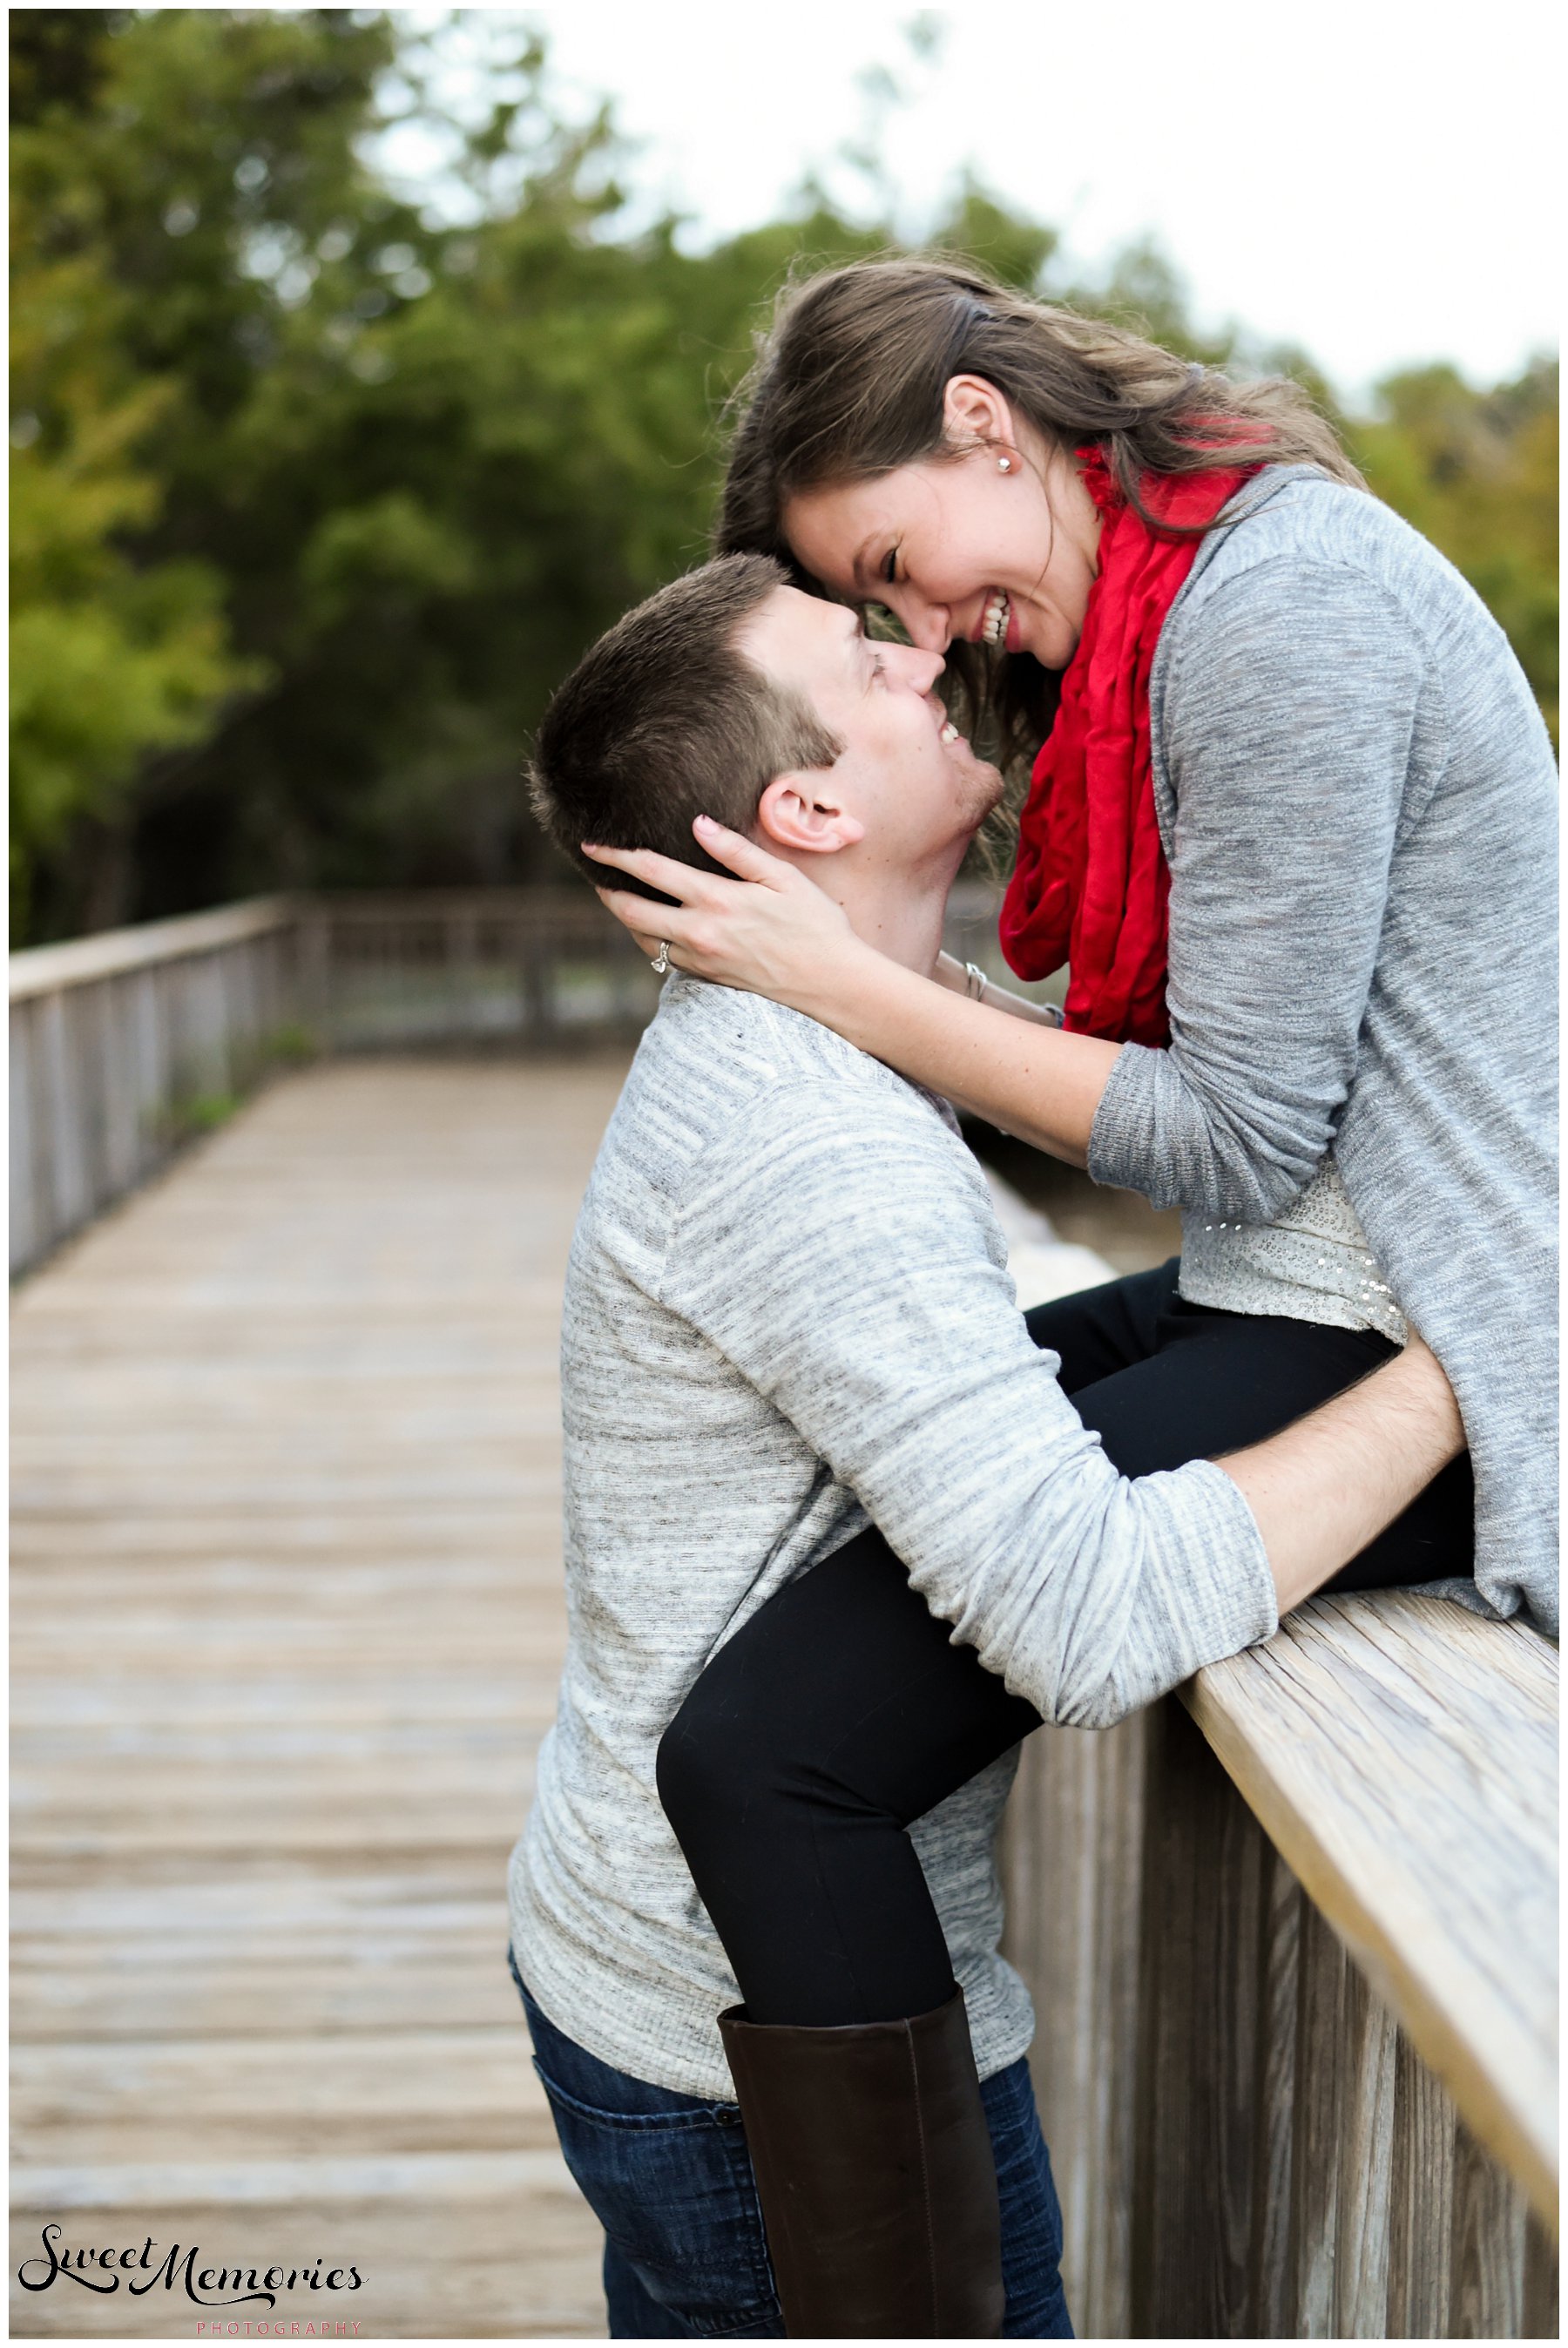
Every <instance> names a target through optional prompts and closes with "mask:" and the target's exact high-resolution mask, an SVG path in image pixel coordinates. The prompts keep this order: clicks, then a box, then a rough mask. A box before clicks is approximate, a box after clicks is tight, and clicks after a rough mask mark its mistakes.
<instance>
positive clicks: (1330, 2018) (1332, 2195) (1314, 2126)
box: [1282, 1901, 1346, 2340]
mask: <svg viewBox="0 0 1568 2348" xmlns="http://www.w3.org/2000/svg"><path fill="white" fill-rule="evenodd" d="M1345 1974H1346V1964H1345V1952H1344V1949H1343V1948H1342V1947H1341V1945H1340V1943H1339V1941H1337V1939H1336V1937H1335V1935H1334V1933H1333V1931H1331V1930H1330V1928H1329V1926H1328V1924H1327V1922H1326V1921H1325V1920H1324V1918H1323V1917H1322V1916H1321V1915H1320V1914H1319V1912H1318V1911H1317V1909H1316V1908H1314V1907H1313V1906H1312V1904H1311V1902H1310V1901H1307V1902H1306V1903H1305V1905H1304V1907H1303V1910H1302V1915H1301V1945H1300V1952H1299V1956H1298V1961H1297V1976H1296V1979H1297V2004H1296V2064H1295V2078H1296V2096H1295V2103H1294V2106H1293V2114H1292V2116H1293V2140H1292V2147H1291V2176H1292V2187H1291V2224H1290V2297H1289V2306H1288V2321H1287V2322H1286V2323H1285V2324H1284V2325H1283V2326H1282V2332H1283V2335H1284V2336H1285V2337H1286V2338H1287V2339H1297V2340H1331V2339H1333V2338H1334V2337H1335V2322H1334V2314H1335V2311H1334V2265H1335V2259H1336V2256H1337V2248H1338V2223H1339V2147H1340V2141H1341V2135H1342V2128H1341V2122H1340V2095H1341V2087H1342V2080H1343V2064H1342V2062H1341V2059H1340V2054H1341V2045H1342V2026H1343V2017H1344V2009H1345Z"/></svg>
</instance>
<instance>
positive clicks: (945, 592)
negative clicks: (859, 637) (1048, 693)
mask: <svg viewBox="0 0 1568 2348" xmlns="http://www.w3.org/2000/svg"><path fill="white" fill-rule="evenodd" d="M960 385H974V386H976V389H977V391H978V392H980V393H983V394H984V395H987V397H986V399H984V400H982V401H979V402H978V403H977V402H973V401H971V402H970V403H969V404H968V406H967V407H966V405H965V404H964V402H963V400H962V399H961V398H959V399H955V388H956V386H960ZM977 409H978V410H979V412H977ZM948 411H949V417H948V420H949V428H950V429H951V431H952V433H953V437H954V438H955V439H957V440H958V444H959V445H960V446H962V445H963V438H968V439H970V440H973V438H975V437H976V435H977V433H983V434H984V445H982V446H979V447H971V448H970V449H969V451H968V454H967V455H964V456H961V457H957V458H945V457H944V458H927V459H925V460H924V461H922V462H921V463H918V464H914V465H900V466H899V467H898V468H897V471H895V472H891V473H883V474H880V475H878V476H877V477H876V479H872V480H862V481H848V482H841V483H837V484H835V485H833V486H830V487H828V488H825V489H808V490H804V491H802V492H801V493H800V494H799V495H798V496H796V497H794V498H792V499H789V501H788V502H787V504H786V505H785V507H784V535H785V536H786V538H787V539H788V541H789V543H790V547H791V549H792V551H793V552H794V555H795V558H796V560H797V561H800V562H801V563H803V564H804V567H805V569H806V570H807V571H809V572H811V574H812V576H813V577H814V578H815V579H818V580H820V581H821V582H822V584H823V585H824V586H825V587H826V588H828V589H829V590H830V591H831V592H834V593H835V594H838V595H841V596H843V597H844V598H845V600H846V601H850V602H875V603H884V604H886V607H887V609H888V610H889V611H890V612H892V613H894V614H895V615H896V616H897V619H898V620H900V621H901V622H902V623H903V625H904V627H905V628H906V629H907V632H908V635H909V640H910V642H911V643H912V644H918V645H919V646H920V647H921V649H922V650H923V651H927V652H945V651H946V650H947V647H948V644H953V643H961V644H986V643H990V644H1004V645H1005V646H1006V648H1007V650H1008V651H1009V653H1017V652H1028V653H1032V654H1034V656H1035V658H1036V660H1038V661H1040V663H1042V664H1043V665H1044V666H1045V667H1046V668H1050V669H1062V668H1065V667H1066V665H1067V664H1068V662H1069V661H1070V660H1071V658H1072V655H1073V654H1074V653H1075V652H1076V650H1077V649H1078V639H1079V636H1080V634H1081V632H1082V628H1083V614H1084V611H1085V608H1086V607H1087V604H1088V602H1089V590H1090V588H1091V585H1092V583H1093V581H1094V577H1095V572H1096V568H1097V561H1098V551H1099V543H1100V516H1099V512H1098V510H1097V509H1096V507H1095V505H1094V502H1093V499H1091V497H1090V495H1089V492H1088V491H1087V489H1084V487H1083V484H1082V482H1081V480H1080V479H1079V476H1078V469H1077V467H1076V465H1075V464H1074V463H1073V461H1072V459H1071V457H1070V456H1068V455H1067V454H1066V453H1065V452H1064V451H1062V450H1060V449H1057V450H1051V449H1050V448H1048V447H1047V445H1046V443H1045V442H1044V440H1043V438H1041V436H1040V435H1039V434H1038V433H1035V432H1034V431H1032V430H1031V429H1030V427H1028V426H1027V425H1024V424H1022V423H1021V422H1015V420H1014V418H1013V417H1012V416H1011V414H1010V413H1009V410H1008V409H1007V407H1006V405H1005V403H1003V402H1002V401H1001V399H1000V396H999V394H998V393H997V392H996V391H995V390H994V389H993V388H992V386H989V385H980V384H979V378H977V377H969V376H966V377H957V378H955V382H954V383H953V384H949V385H948ZM1002 458H1006V459H1007V464H1008V469H1007V470H1006V471H1005V472H1004V471H1003V470H1002V469H1001V463H1000V459H1002Z"/></svg>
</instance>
